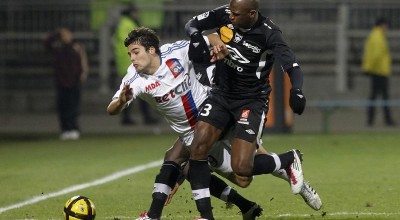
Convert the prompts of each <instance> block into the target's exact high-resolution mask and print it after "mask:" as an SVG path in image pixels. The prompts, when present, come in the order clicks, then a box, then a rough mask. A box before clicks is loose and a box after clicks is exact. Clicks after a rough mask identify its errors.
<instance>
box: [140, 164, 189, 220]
mask: <svg viewBox="0 0 400 220" xmlns="http://www.w3.org/2000/svg"><path fill="white" fill-rule="evenodd" d="M180 169H181V167H180V165H179V164H177V163H175V162H172V161H164V163H163V165H162V166H161V169H160V173H158V175H157V176H156V180H155V181H154V183H155V185H156V187H155V188H154V190H153V193H152V197H153V200H152V202H151V205H150V209H149V211H148V213H147V215H148V216H149V217H150V218H161V213H162V211H163V208H164V204H165V201H166V200H167V198H168V195H169V192H168V191H165V188H166V187H165V185H168V186H169V188H170V190H171V189H173V188H174V187H175V183H176V181H177V179H178V175H179V172H180ZM158 185H160V186H161V187H159V188H158V187H157V186H158ZM163 189H164V190H163ZM170 190H169V191H170Z"/></svg>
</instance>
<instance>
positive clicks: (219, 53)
mask: <svg viewBox="0 0 400 220" xmlns="http://www.w3.org/2000/svg"><path fill="white" fill-rule="evenodd" d="M207 38H208V40H209V42H210V45H211V46H212V49H211V50H210V56H211V60H210V62H212V63H213V62H216V61H218V60H222V59H224V57H226V56H227V55H228V54H229V51H228V48H227V47H226V45H225V43H224V42H222V40H221V39H220V38H219V36H218V34H209V35H207Z"/></svg>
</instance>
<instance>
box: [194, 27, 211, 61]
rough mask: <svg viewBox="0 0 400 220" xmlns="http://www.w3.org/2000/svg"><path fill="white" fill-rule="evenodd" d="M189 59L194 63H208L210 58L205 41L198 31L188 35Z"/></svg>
mask: <svg viewBox="0 0 400 220" xmlns="http://www.w3.org/2000/svg"><path fill="white" fill-rule="evenodd" d="M189 59H190V60H192V61H193V62H195V63H208V62H210V60H211V57H210V51H209V49H208V46H207V43H206V41H205V40H204V37H203V35H202V34H201V33H199V32H196V33H194V34H192V36H190V45H189Z"/></svg>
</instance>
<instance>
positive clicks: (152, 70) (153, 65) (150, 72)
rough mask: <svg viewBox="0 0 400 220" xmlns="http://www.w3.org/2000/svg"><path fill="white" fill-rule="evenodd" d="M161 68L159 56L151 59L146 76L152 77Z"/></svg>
mask: <svg viewBox="0 0 400 220" xmlns="http://www.w3.org/2000/svg"><path fill="white" fill-rule="evenodd" d="M160 66H161V57H160V56H159V55H157V56H155V57H153V59H151V63H150V66H149V68H148V69H147V71H146V72H147V74H148V75H154V73H156V72H157V70H158V68H160Z"/></svg>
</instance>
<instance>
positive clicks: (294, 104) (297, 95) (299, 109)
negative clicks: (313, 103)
mask: <svg viewBox="0 0 400 220" xmlns="http://www.w3.org/2000/svg"><path fill="white" fill-rule="evenodd" d="M289 105H290V108H292V110H293V112H294V113H296V114H299V115H301V114H302V113H303V111H304V108H305V107H306V97H305V96H304V95H303V92H302V91H301V89H291V90H290V97H289Z"/></svg>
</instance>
